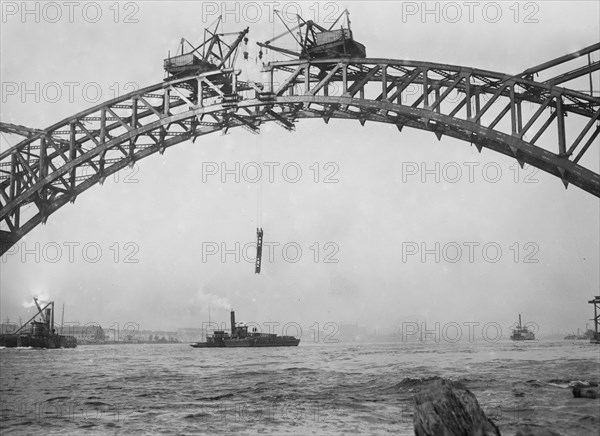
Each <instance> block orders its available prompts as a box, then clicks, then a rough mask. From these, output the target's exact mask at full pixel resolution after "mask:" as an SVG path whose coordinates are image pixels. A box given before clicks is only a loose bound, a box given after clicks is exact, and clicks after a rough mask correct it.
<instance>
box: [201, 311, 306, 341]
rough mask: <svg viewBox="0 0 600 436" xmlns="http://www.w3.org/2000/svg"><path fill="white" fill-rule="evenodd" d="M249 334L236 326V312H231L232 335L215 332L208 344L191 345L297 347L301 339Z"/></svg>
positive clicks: (242, 326)
mask: <svg viewBox="0 0 600 436" xmlns="http://www.w3.org/2000/svg"><path fill="white" fill-rule="evenodd" d="M252 330H253V331H252V332H250V333H248V326H245V325H237V326H236V324H235V312H234V311H233V310H232V311H231V334H230V333H229V332H226V331H224V330H215V331H214V332H213V334H212V335H210V336H207V337H206V342H196V343H195V344H191V346H192V347H194V348H221V347H297V346H298V344H299V343H300V339H297V338H295V337H293V336H278V335H276V334H274V333H260V332H257V331H256V327H255V328H253V329H252Z"/></svg>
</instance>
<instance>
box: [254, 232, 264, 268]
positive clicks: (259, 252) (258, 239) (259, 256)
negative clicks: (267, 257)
mask: <svg viewBox="0 0 600 436" xmlns="http://www.w3.org/2000/svg"><path fill="white" fill-rule="evenodd" d="M262 246H263V229H262V228H260V229H259V228H257V229H256V264H255V266H254V274H260V265H261V263H262Z"/></svg>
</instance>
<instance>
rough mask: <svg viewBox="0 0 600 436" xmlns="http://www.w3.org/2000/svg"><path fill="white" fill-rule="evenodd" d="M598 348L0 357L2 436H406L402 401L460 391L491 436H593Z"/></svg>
mask: <svg viewBox="0 0 600 436" xmlns="http://www.w3.org/2000/svg"><path fill="white" fill-rule="evenodd" d="M599 350H600V347H598V346H593V345H590V344H589V343H587V342H585V341H581V342H569V341H560V342H559V341H556V342H543V341H541V342H537V343H517V344H515V343H512V342H508V341H507V342H498V343H485V342H483V343H465V344H444V343H442V344H440V343H395V344H392V343H390V344H331V345H323V344H303V343H301V344H300V346H299V347H297V348H296V347H293V348H256V349H244V348H233V349H194V348H191V347H189V345H186V344H165V345H108V346H80V347H78V348H75V349H62V350H33V349H8V348H7V349H1V350H0V378H1V403H2V418H1V421H0V425H1V427H0V428H1V430H2V434H28V435H29V434H58V433H60V434H115V433H116V434H144V433H145V434H158V433H162V434H215V433H218V434H231V433H241V434H256V433H261V434H302V435H304V434H330V435H333V434H344V435H348V434H354V435H358V434H365V435H367V434H369V435H370V434H379V433H392V434H407V435H409V434H414V433H413V426H412V413H413V402H412V401H413V400H412V398H413V395H414V393H415V392H416V391H418V390H419V389H420V388H421V387H422V386H423V384H426V383H427V381H428V380H430V379H431V378H434V377H444V378H449V379H453V380H461V381H463V382H464V384H465V385H466V387H467V388H468V389H470V390H471V391H472V392H473V393H474V394H475V395H476V397H477V399H478V401H479V403H480V404H481V406H482V407H483V408H484V411H485V412H486V413H487V415H488V416H489V417H491V418H492V419H493V420H494V421H495V422H496V423H497V424H498V426H499V427H500V430H501V432H502V434H503V435H512V434H515V432H516V430H517V429H518V428H520V427H522V426H523V425H526V424H527V425H540V426H547V427H550V428H551V429H552V430H553V431H557V432H559V433H561V434H563V435H587V434H597V431H598V428H599V427H600V416H599V414H600V407H599V406H600V400H590V399H576V398H573V395H572V393H571V390H570V389H569V388H568V386H567V385H568V383H569V382H571V381H574V380H589V381H592V382H598V381H600V380H599V378H600V375H599V372H600V357H599Z"/></svg>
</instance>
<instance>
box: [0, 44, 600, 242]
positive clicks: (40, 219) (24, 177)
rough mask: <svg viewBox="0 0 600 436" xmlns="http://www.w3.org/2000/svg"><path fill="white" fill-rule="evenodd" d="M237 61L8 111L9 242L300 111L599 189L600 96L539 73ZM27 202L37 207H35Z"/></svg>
mask: <svg viewBox="0 0 600 436" xmlns="http://www.w3.org/2000/svg"><path fill="white" fill-rule="evenodd" d="M599 47H600V44H599ZM238 73H239V71H234V70H233V69H222V70H219V71H212V72H207V73H203V74H199V75H194V76H188V77H183V78H179V79H176V80H170V81H164V82H161V83H158V84H155V85H152V86H149V87H146V88H143V89H140V90H137V91H134V92H131V93H129V94H127V95H124V96H122V97H119V98H115V99H113V100H110V101H108V102H105V103H102V104H99V105H97V106H95V107H93V108H90V109H87V110H85V111H82V112H80V113H78V114H75V115H73V116H71V117H68V118H66V119H64V120H62V121H60V122H58V123H56V124H54V125H52V126H50V127H48V128H47V129H44V130H37V129H26V128H23V127H21V126H13V125H7V124H5V123H3V124H2V130H5V131H11V132H13V133H19V134H22V135H23V136H26V139H24V140H23V141H21V142H19V143H18V144H16V145H15V146H14V147H11V148H10V149H8V150H6V151H4V152H3V153H1V154H0V171H1V175H0V201H1V206H2V207H1V210H0V221H2V224H3V227H4V228H3V229H2V230H1V234H0V236H1V238H2V240H1V252H2V253H4V252H5V251H6V250H8V248H10V247H11V246H12V245H14V244H15V243H16V242H17V241H18V240H19V239H20V238H22V237H23V236H24V235H25V234H27V233H28V232H29V231H31V230H32V229H33V228H34V227H35V226H36V225H38V224H40V223H44V222H45V221H46V219H47V218H48V216H49V215H50V214H52V213H53V212H55V211H56V210H58V209H59V208H60V207H62V206H64V205H65V204H67V203H68V202H73V201H75V199H76V198H77V196H78V195H80V194H82V193H83V192H85V191H86V190H87V189H89V188H90V187H92V186H94V185H95V184H97V183H103V181H104V180H105V178H106V177H108V176H110V175H111V174H113V173H114V172H116V171H119V170H120V169H122V168H125V167H126V166H128V165H132V164H133V163H135V162H137V161H139V160H141V159H143V158H145V157H148V156H150V155H152V154H154V153H156V152H159V153H162V152H164V151H165V150H166V148H168V147H171V146H174V145H176V144H179V143H181V142H185V141H188V140H192V141H195V140H196V139H197V138H198V137H201V136H204V135H207V134H210V133H214V132H217V131H227V130H229V129H231V128H234V127H244V128H246V129H249V130H251V131H253V132H257V133H258V132H259V130H260V125H261V124H263V123H266V122H276V123H278V124H279V125H281V126H282V127H283V128H285V129H288V130H293V129H294V126H295V123H296V122H297V121H298V120H300V119H310V118H313V119H314V118H320V119H323V120H324V121H325V122H326V123H327V122H328V121H329V120H330V119H331V118H338V119H348V120H358V121H359V122H360V123H361V124H364V123H365V122H366V121H372V122H381V123H387V124H393V125H395V126H397V127H398V129H399V130H400V131H401V130H402V129H403V128H404V127H409V128H416V129H420V130H426V131H430V132H432V133H434V134H435V135H436V136H437V138H438V139H440V138H441V137H442V136H444V135H446V136H451V137H454V138H457V139H460V140H463V141H466V142H468V143H470V144H474V145H475V146H476V147H477V148H478V149H479V150H480V151H481V149H482V148H488V149H490V150H493V151H496V152H498V153H501V154H505V155H508V156H512V157H514V158H515V159H517V160H518V162H519V163H520V164H521V165H524V164H525V163H527V164H530V165H532V166H534V167H537V168H539V169H541V170H543V171H546V172H548V173H549V174H552V175H554V176H556V177H558V178H560V179H561V180H562V181H563V183H564V184H565V186H567V185H568V184H573V185H575V186H577V187H579V188H581V189H584V190H585V191H587V192H590V193H591V194H593V195H595V196H596V197H600V176H599V175H598V174H597V173H595V172H594V171H593V170H591V169H588V168H586V167H584V166H582V165H581V163H580V160H581V158H582V157H583V156H584V155H585V154H586V153H588V152H589V149H590V148H592V146H596V147H597V146H598V144H597V143H596V142H595V141H596V138H597V137H598V135H599V134H600V120H599V118H600V98H597V97H593V96H589V95H586V94H584V93H581V92H577V91H573V90H569V89H566V88H561V87H558V86H556V85H555V84H553V83H538V82H535V81H534V80H533V79H532V78H531V77H530V76H529V75H525V76H509V75H506V74H502V73H497V72H491V71H485V70H479V69H473V68H467V67H461V66H452V65H441V64H434V63H427V62H416V61H401V60H391V59H322V60H313V61H306V60H297V61H288V62H273V63H270V64H268V65H267V66H266V68H265V74H266V76H267V79H266V80H265V82H264V83H254V82H242V81H239V80H238ZM526 105H529V107H526ZM567 116H568V119H569V121H570V120H573V119H575V120H577V122H578V125H579V127H578V128H577V129H578V130H577V136H576V137H575V138H568V136H567V134H566V131H567V127H566V123H567ZM581 126H583V127H581ZM20 132H22V133H20ZM542 142H543V145H542V144H541V143H542ZM552 148H553V149H555V151H551V149H552ZM28 204H34V205H35V206H36V209H37V210H35V211H34V212H33V213H30V214H29V215H27V216H26V215H25V214H23V213H22V209H23V207H24V206H25V205H28Z"/></svg>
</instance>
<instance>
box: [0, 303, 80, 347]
mask: <svg viewBox="0 0 600 436" xmlns="http://www.w3.org/2000/svg"><path fill="white" fill-rule="evenodd" d="M33 301H34V302H35V305H36V306H37V308H38V311H37V313H36V314H35V315H33V317H31V318H30V319H29V320H28V321H27V322H26V323H25V324H23V325H22V326H21V327H20V328H19V329H18V330H17V331H15V332H14V333H10V334H1V335H0V346H3V347H33V348H75V347H76V346H77V339H76V338H75V337H74V336H64V335H59V334H57V333H56V329H55V328H54V301H51V302H49V303H48V304H46V305H45V306H44V307H40V305H39V304H38V300H37V298H35V297H34V299H33ZM38 315H39V316H40V318H41V321H36V320H35V319H36V317H37V316H38Z"/></svg>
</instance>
